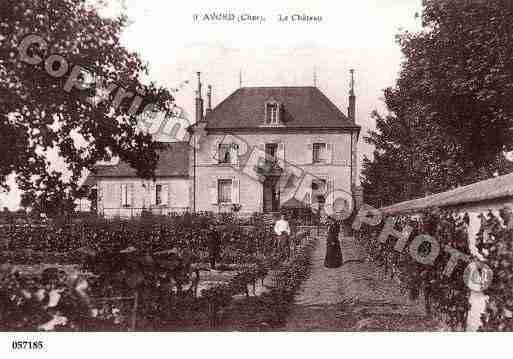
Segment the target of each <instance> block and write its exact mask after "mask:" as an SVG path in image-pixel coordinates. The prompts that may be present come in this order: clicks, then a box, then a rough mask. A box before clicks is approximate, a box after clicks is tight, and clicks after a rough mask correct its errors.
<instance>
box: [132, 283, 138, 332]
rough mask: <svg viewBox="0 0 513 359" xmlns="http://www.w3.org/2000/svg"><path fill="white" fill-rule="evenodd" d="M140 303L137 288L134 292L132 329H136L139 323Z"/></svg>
mask: <svg viewBox="0 0 513 359" xmlns="http://www.w3.org/2000/svg"><path fill="white" fill-rule="evenodd" d="M138 304H139V292H138V291H137V290H136V291H135V294H134V307H133V309H132V324H131V326H130V327H131V328H130V329H131V330H132V331H135V328H136V325H137V307H138Z"/></svg>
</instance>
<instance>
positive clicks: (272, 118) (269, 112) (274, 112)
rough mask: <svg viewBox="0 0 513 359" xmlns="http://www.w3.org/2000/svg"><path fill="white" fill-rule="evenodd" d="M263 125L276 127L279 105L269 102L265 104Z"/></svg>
mask: <svg viewBox="0 0 513 359" xmlns="http://www.w3.org/2000/svg"><path fill="white" fill-rule="evenodd" d="M265 123H266V124H267V125H277V124H279V123H280V104H279V103H277V102H275V101H270V102H267V103H266V104H265Z"/></svg>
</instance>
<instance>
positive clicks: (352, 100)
mask: <svg viewBox="0 0 513 359" xmlns="http://www.w3.org/2000/svg"><path fill="white" fill-rule="evenodd" d="M349 72H350V73H351V83H350V85H349V106H348V107H347V117H349V119H350V120H351V121H352V122H353V123H355V122H356V96H355V95H354V70H353V69H351V70H349Z"/></svg>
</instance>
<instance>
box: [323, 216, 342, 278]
mask: <svg viewBox="0 0 513 359" xmlns="http://www.w3.org/2000/svg"><path fill="white" fill-rule="evenodd" d="M339 233H340V223H339V222H338V221H336V220H335V219H333V218H331V217H329V224H328V239H327V241H326V258H325V259H324V266H325V267H326V268H338V267H340V266H341V265H342V251H341V250H340V242H339V240H338V235H339Z"/></svg>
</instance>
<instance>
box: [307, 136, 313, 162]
mask: <svg viewBox="0 0 513 359" xmlns="http://www.w3.org/2000/svg"><path fill="white" fill-rule="evenodd" d="M306 149H307V152H308V153H307V156H306V158H307V161H308V162H307V163H313V143H312V142H310V141H308V144H307V145H306Z"/></svg>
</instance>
